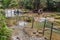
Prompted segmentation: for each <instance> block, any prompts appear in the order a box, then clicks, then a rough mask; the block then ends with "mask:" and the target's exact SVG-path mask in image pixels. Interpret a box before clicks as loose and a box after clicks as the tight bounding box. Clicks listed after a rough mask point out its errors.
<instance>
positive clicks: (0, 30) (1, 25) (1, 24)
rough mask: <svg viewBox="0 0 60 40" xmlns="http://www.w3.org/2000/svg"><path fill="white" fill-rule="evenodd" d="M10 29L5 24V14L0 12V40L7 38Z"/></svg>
mask: <svg viewBox="0 0 60 40" xmlns="http://www.w3.org/2000/svg"><path fill="white" fill-rule="evenodd" d="M11 31H12V30H11V29H9V28H8V27H7V25H6V22H5V16H4V15H3V13H1V12H0V40H9V39H10V37H11Z"/></svg>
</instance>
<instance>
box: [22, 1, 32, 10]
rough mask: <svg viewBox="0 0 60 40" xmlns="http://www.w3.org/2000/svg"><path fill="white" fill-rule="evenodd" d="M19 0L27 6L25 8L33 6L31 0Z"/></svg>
mask: <svg viewBox="0 0 60 40" xmlns="http://www.w3.org/2000/svg"><path fill="white" fill-rule="evenodd" d="M21 2H22V4H23V5H24V7H25V8H27V9H32V8H33V3H32V0H23V1H21Z"/></svg>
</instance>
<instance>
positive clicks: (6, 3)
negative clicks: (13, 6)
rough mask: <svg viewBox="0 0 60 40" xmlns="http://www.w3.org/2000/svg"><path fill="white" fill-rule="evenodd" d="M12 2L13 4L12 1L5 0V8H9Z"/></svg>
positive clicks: (3, 3)
mask: <svg viewBox="0 0 60 40" xmlns="http://www.w3.org/2000/svg"><path fill="white" fill-rule="evenodd" d="M10 2H11V0H3V2H2V5H3V8H8V7H9V4H10Z"/></svg>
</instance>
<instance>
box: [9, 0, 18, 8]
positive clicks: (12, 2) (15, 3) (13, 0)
mask: <svg viewBox="0 0 60 40" xmlns="http://www.w3.org/2000/svg"><path fill="white" fill-rule="evenodd" d="M18 5H19V4H18V1H17V0H12V1H11V3H10V5H9V7H17V6H18Z"/></svg>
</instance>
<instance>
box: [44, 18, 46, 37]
mask: <svg viewBox="0 0 60 40" xmlns="http://www.w3.org/2000/svg"><path fill="white" fill-rule="evenodd" d="M45 26H46V19H45V21H44V27H43V36H44V32H45Z"/></svg>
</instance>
